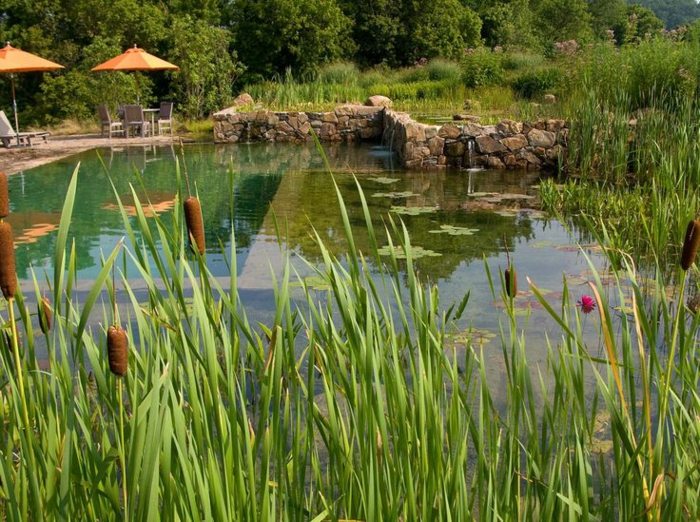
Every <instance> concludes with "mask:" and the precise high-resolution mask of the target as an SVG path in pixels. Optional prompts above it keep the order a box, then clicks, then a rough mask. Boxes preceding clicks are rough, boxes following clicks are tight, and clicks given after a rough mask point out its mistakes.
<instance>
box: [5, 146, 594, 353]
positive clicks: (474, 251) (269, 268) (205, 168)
mask: <svg viewBox="0 0 700 522" xmlns="http://www.w3.org/2000/svg"><path fill="white" fill-rule="evenodd" d="M325 152H326V155H327V157H328V159H329V162H330V164H331V166H332V169H333V173H334V175H333V177H331V175H330V174H329V172H328V170H327V168H326V166H325V165H324V161H323V158H322V156H321V154H320V153H319V152H318V151H317V150H316V149H315V148H314V147H312V146H308V147H307V146H297V145H290V146H285V145H281V144H276V145H265V144H256V145H239V146H233V147H231V146H212V145H195V146H187V147H186V148H185V152H184V154H185V155H184V158H185V162H186V165H187V171H188V173H189V180H190V184H191V186H192V187H193V188H192V190H193V191H194V190H195V188H194V187H196V191H197V193H198V194H199V198H200V201H201V205H202V213H203V219H204V228H205V232H206V236H207V265H208V266H209V269H210V270H211V271H212V273H213V275H214V276H216V277H220V278H222V279H224V280H225V278H226V276H227V275H228V273H229V268H228V266H229V265H228V263H227V260H226V257H227V255H228V254H229V253H230V249H231V235H232V231H233V232H234V233H235V238H236V248H235V257H236V266H237V273H238V288H239V291H240V293H241V299H242V301H243V302H244V304H245V305H246V310H247V312H248V314H249V317H251V318H252V319H254V320H258V321H261V322H264V321H265V320H266V319H267V318H268V317H269V316H270V315H271V314H273V313H274V295H273V290H272V288H273V284H272V277H273V274H274V276H276V277H281V274H282V261H281V260H282V256H281V255H280V249H279V246H278V243H277V239H276V226H275V224H277V227H278V232H279V233H280V234H281V235H282V236H283V238H282V240H283V245H284V247H285V248H286V249H287V250H288V251H290V252H292V253H293V257H292V260H293V261H294V260H296V262H295V263H294V266H295V268H296V269H297V270H298V271H299V273H300V274H301V275H302V277H307V278H308V279H307V282H308V283H309V284H310V285H311V286H313V285H314V284H315V281H316V278H314V274H313V271H312V269H311V268H309V266H308V265H307V264H305V263H302V262H301V261H300V260H301V259H304V260H306V261H307V262H309V263H310V264H311V265H312V266H313V265H318V264H320V263H321V261H322V258H321V255H320V251H319V248H318V245H317V244H316V242H315V239H314V238H313V235H312V233H313V231H314V230H315V231H316V232H317V233H318V234H319V236H320V237H321V238H322V240H323V241H324V243H325V245H326V247H327V248H329V250H331V252H332V253H334V254H336V255H338V256H340V257H342V255H343V253H344V252H346V251H347V241H346V238H345V235H344V233H343V224H342V220H341V214H340V211H339V205H338V203H337V198H336V194H335V189H334V186H333V178H334V179H335V181H336V183H337V184H338V186H339V188H340V191H341V193H342V196H343V198H344V201H345V205H346V206H347V209H348V213H349V218H350V221H351V223H352V224H353V226H354V230H353V234H354V238H355V243H356V245H357V248H358V249H359V250H360V251H361V252H363V253H364V254H365V255H366V256H367V257H368V263H369V266H370V267H372V269H373V270H376V269H377V264H376V261H374V260H373V259H372V256H369V255H368V254H369V253H370V247H369V242H368V234H367V230H366V227H365V222H364V218H363V213H362V207H361V201H360V197H359V193H358V191H357V189H356V186H355V178H357V180H358V182H359V184H360V186H361V187H362V190H363V192H364V195H365V198H366V200H367V203H368V205H369V211H370V214H371V216H372V219H373V224H374V228H375V232H376V234H377V237H378V243H379V244H380V246H386V245H388V239H387V235H386V233H385V230H386V229H387V228H391V224H390V223H391V221H392V220H393V221H394V222H395V223H399V220H401V221H403V222H404V223H405V224H406V227H407V229H408V231H409V233H410V236H411V242H412V245H413V247H414V252H413V254H414V258H415V267H416V268H417V270H418V272H419V274H421V276H422V277H423V278H424V279H425V280H426V281H430V282H432V283H434V284H436V285H437V286H438V288H439V291H440V296H441V303H442V305H443V306H444V307H448V306H449V305H450V304H451V303H454V302H459V301H460V300H461V299H462V297H463V295H464V294H465V293H466V292H467V291H469V292H471V295H470V301H469V305H468V308H467V313H466V314H465V319H464V323H463V324H462V325H460V326H461V327H462V328H467V327H469V326H471V327H472V328H473V329H474V332H475V334H473V335H478V336H479V343H482V344H483V345H487V344H488V343H489V342H490V341H491V340H492V339H494V338H495V337H496V335H497V333H498V324H499V320H501V319H502V318H503V314H502V309H503V307H504V304H503V301H502V299H501V296H500V292H501V284H500V281H499V271H502V270H504V269H505V268H506V266H507V265H506V247H507V249H508V250H509V253H510V256H511V258H512V259H513V260H514V262H515V266H516V269H517V272H518V274H519V277H520V279H519V290H520V292H519V293H518V296H517V298H516V300H515V307H516V309H517V314H518V316H519V317H522V320H523V322H524V323H526V324H527V328H526V329H527V336H528V338H531V340H532V341H533V342H530V343H529V346H539V347H541V351H540V350H533V353H532V355H531V356H532V361H533V362H535V361H536V360H539V359H540V357H539V356H541V360H544V359H545V358H546V343H545V335H546V333H547V331H548V329H549V326H550V325H551V326H554V324H553V321H552V320H551V318H549V316H548V314H546V312H545V311H544V310H542V306H541V304H540V303H539V302H538V301H537V299H536V297H535V296H534V295H533V293H532V292H531V291H530V290H529V288H528V287H527V282H526V276H527V277H529V278H530V279H531V280H532V281H533V282H535V284H537V286H538V287H539V288H540V289H541V290H542V292H543V293H544V294H545V296H546V297H547V299H548V300H551V303H552V305H553V306H554V307H555V308H558V307H559V306H560V304H559V303H560V302H561V297H562V289H563V278H566V280H567V282H568V284H569V286H570V292H571V296H570V300H571V301H572V302H574V303H575V301H576V300H577V299H578V298H580V295H581V294H583V293H587V291H588V287H587V285H585V283H586V281H588V280H589V279H590V278H591V277H592V275H591V271H590V266H589V264H588V261H587V260H586V257H585V256H584V255H583V253H582V251H581V249H580V248H579V247H578V246H577V244H576V242H577V241H578V240H580V237H579V236H578V234H579V232H578V231H577V230H575V229H574V230H569V229H567V228H566V227H564V226H563V225H562V224H561V223H560V222H558V221H557V220H554V219H551V218H548V217H547V216H545V215H544V214H542V213H541V212H539V211H537V210H535V209H533V208H532V207H533V205H534V202H535V201H536V196H537V190H536V185H537V183H538V177H539V174H537V173H532V172H514V171H485V170H482V171H478V170H473V171H468V172H467V171H459V172H456V171H446V172H406V171H402V170H399V169H397V168H396V167H395V164H394V159H393V155H392V154H391V153H390V152H389V151H387V150H386V149H384V148H382V147H378V146H372V145H367V144H357V145H342V146H327V147H326V148H325ZM179 155H180V154H179V150H178V149H176V148H170V147H165V148H163V147H145V148H140V147H139V148H125V149H123V150H117V149H103V150H96V151H89V152H85V153H83V154H79V155H76V156H72V157H69V158H66V159H63V160H61V161H58V162H55V163H52V164H50V165H46V166H42V167H39V168H36V169H32V170H30V171H27V172H24V173H22V174H18V175H14V176H11V177H10V179H9V185H10V199H11V210H12V212H11V215H10V217H9V218H8V219H9V220H10V221H11V223H12V225H13V228H14V234H15V239H16V257H17V273H18V276H19V278H20V280H21V281H27V282H28V281H30V280H31V275H30V269H32V268H33V269H34V271H35V272H36V273H37V277H38V279H39V280H40V281H42V280H45V279H46V278H45V277H44V276H43V274H42V272H43V271H44V270H46V271H47V272H48V273H50V270H51V264H52V256H53V247H54V244H55V234H56V229H57V227H58V223H59V219H60V212H61V207H62V205H63V200H64V197H65V193H66V190H67V186H68V183H69V181H70V177H71V174H72V172H73V170H74V169H75V167H76V165H77V164H78V163H80V174H79V181H78V189H77V200H76V201H77V203H76V206H75V210H74V215H73V221H72V223H71V236H72V239H73V240H74V241H75V249H76V252H77V254H78V255H77V258H78V267H77V268H78V274H77V275H78V279H79V280H81V281H85V282H89V281H91V280H92V279H94V277H95V276H96V274H97V273H98V271H99V269H100V258H101V257H104V256H107V255H108V254H109V252H111V250H112V249H113V248H114V247H115V245H116V244H117V243H118V242H119V241H120V240H122V239H123V238H124V236H125V229H124V224H123V221H122V218H121V215H120V212H119V207H118V205H117V200H116V198H115V195H114V192H113V191H112V188H111V185H110V180H111V182H112V183H113V184H114V186H115V189H116V192H117V193H118V194H119V197H120V198H121V199H122V202H123V204H124V205H125V208H126V211H127V213H129V214H130V215H135V213H136V209H135V207H134V204H135V203H134V198H133V197H132V195H131V188H130V186H133V187H134V190H135V191H136V193H137V195H138V197H139V198H140V200H141V201H140V203H141V204H142V208H143V209H144V212H145V213H146V215H151V213H153V212H155V213H158V214H159V215H160V216H161V217H162V218H163V219H165V220H168V219H169V218H168V216H169V215H170V213H171V212H172V209H173V206H174V204H175V198H176V193H177V183H178V180H177V176H176V171H177V169H176V158H178V157H179ZM180 161H182V160H181V158H180ZM103 163H104V165H103ZM183 170H184V169H183ZM231 171H232V172H233V178H232V179H233V197H231V195H230V193H229V189H228V187H229V186H230V181H229V174H230V172H231ZM181 182H182V181H181ZM142 184H143V185H142ZM147 200H149V201H150V205H149V204H148V203H147ZM231 202H233V209H232V208H231ZM231 216H233V219H231ZM132 219H134V220H136V218H135V217H133V218H132ZM572 235H573V236H572ZM392 241H393V243H394V244H397V243H398V238H397V237H395V236H394V237H392ZM221 245H223V250H224V252H226V254H224V253H222V246H221ZM587 250H588V253H589V254H592V255H591V259H592V260H593V262H594V263H595V264H596V266H600V265H601V264H602V262H601V257H600V256H598V255H597V253H598V249H597V247H594V246H592V245H591V246H589V247H587ZM380 253H384V254H385V253H387V252H382V250H381V249H380ZM382 257H384V256H382ZM386 259H387V260H388V256H386ZM485 265H488V268H489V271H490V273H491V278H492V280H493V283H494V286H495V293H494V292H492V290H491V285H490V282H489V277H488V275H487V270H486V266H485ZM119 266H120V268H121V269H123V270H126V272H127V275H128V276H129V277H130V278H135V279H137V278H138V274H137V273H136V271H135V270H134V269H133V268H130V267H129V263H128V260H126V258H125V262H124V263H121V262H120V264H119ZM49 279H51V276H49ZM224 284H225V282H224ZM323 290H324V288H323V286H322V285H320V286H319V287H318V291H319V292H323ZM493 344H494V346H495V345H497V344H498V343H493ZM538 352H539V354H538ZM538 355H539V356H538Z"/></svg>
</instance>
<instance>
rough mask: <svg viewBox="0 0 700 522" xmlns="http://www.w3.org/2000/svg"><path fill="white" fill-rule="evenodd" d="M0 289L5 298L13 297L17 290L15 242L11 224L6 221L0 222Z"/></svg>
mask: <svg viewBox="0 0 700 522" xmlns="http://www.w3.org/2000/svg"><path fill="white" fill-rule="evenodd" d="M0 289H1V290H2V295H4V296H5V299H7V300H10V299H12V298H14V297H15V292H16V291H17V274H16V273H15V244H14V241H13V240H12V226H11V225H10V224H9V223H8V222H7V221H2V222H0Z"/></svg>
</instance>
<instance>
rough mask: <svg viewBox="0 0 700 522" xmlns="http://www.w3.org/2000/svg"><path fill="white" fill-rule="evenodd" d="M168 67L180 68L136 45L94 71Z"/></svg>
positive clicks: (163, 68)
mask: <svg viewBox="0 0 700 522" xmlns="http://www.w3.org/2000/svg"><path fill="white" fill-rule="evenodd" d="M166 69H175V70H176V69H179V67H178V66H177V65H173V64H172V63H170V62H166V61H165V60H161V59H160V58H158V57H157V56H153V55H152V54H149V53H147V52H146V51H144V50H143V49H141V48H139V47H136V45H134V47H133V48H132V49H129V50H127V51H126V52H124V53H122V54H120V55H119V56H115V57H114V58H112V59H111V60H107V61H106V62H105V63H101V64H100V65H98V66H97V67H93V68H92V69H91V70H93V71H163V70H166Z"/></svg>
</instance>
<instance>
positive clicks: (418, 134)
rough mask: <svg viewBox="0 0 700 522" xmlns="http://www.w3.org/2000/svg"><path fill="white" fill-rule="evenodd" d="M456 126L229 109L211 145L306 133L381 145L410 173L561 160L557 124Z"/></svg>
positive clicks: (372, 112) (349, 108)
mask: <svg viewBox="0 0 700 522" xmlns="http://www.w3.org/2000/svg"><path fill="white" fill-rule="evenodd" d="M460 123H461V122H455V123H448V124H445V125H428V124H424V123H419V122H417V121H415V120H413V119H412V118H411V116H410V115H409V114H407V113H402V112H394V111H392V110H389V109H386V108H384V107H370V106H364V105H340V106H338V107H336V108H335V110H334V111H330V112H273V111H268V110H260V111H254V112H237V111H236V109H235V108H233V107H231V108H228V109H225V110H223V111H220V112H217V113H216V114H214V142H215V143H249V142H260V141H266V142H306V141H309V140H312V139H313V134H316V136H318V138H319V140H321V141H357V140H372V141H377V142H381V143H382V144H383V145H387V146H388V147H389V148H390V149H391V150H392V151H395V152H396V154H397V155H398V157H399V161H400V163H401V165H402V166H403V167H405V168H408V169H412V170H433V169H443V168H450V167H451V168H471V167H486V168H490V169H521V170H547V169H549V170H553V169H556V168H557V167H558V166H559V165H561V164H562V162H563V160H564V157H565V155H566V150H567V143H568V136H569V128H568V124H567V122H566V121H564V120H547V121H536V122H516V121H512V120H503V121H501V122H499V123H498V124H496V125H479V124H477V123H471V122H469V123H465V124H460ZM312 130H313V132H312Z"/></svg>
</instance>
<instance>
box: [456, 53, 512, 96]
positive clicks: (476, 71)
mask: <svg viewBox="0 0 700 522" xmlns="http://www.w3.org/2000/svg"><path fill="white" fill-rule="evenodd" d="M504 76H505V71H504V68H503V53H502V52H497V51H491V50H490V49H485V48H483V47H481V48H478V49H472V50H470V51H469V52H468V53H466V54H465V56H464V58H463V59H462V79H463V81H464V84H465V85H466V86H467V87H470V88H471V87H484V86H486V85H495V84H497V83H501V82H502V81H503V79H504Z"/></svg>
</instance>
